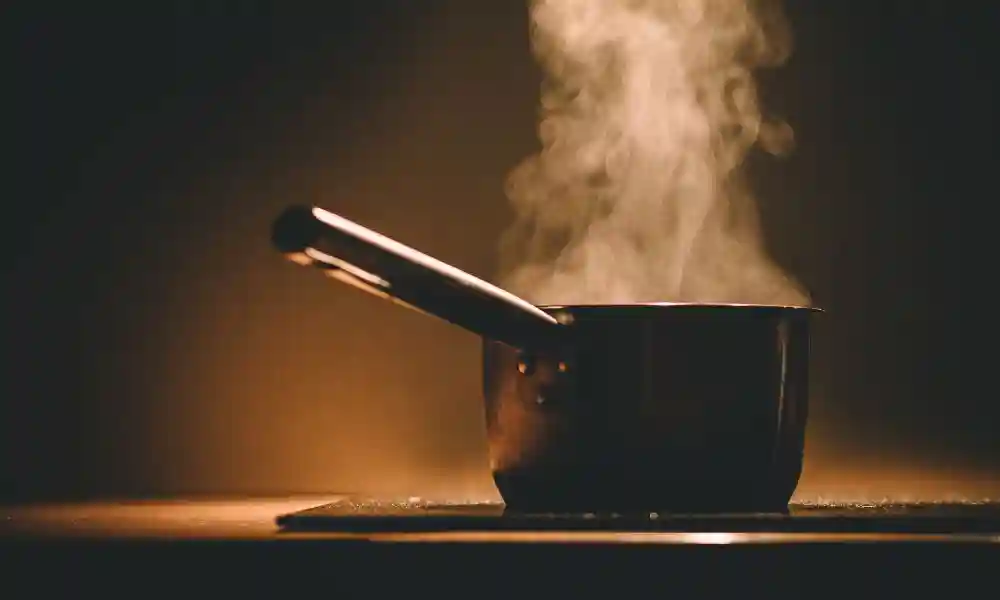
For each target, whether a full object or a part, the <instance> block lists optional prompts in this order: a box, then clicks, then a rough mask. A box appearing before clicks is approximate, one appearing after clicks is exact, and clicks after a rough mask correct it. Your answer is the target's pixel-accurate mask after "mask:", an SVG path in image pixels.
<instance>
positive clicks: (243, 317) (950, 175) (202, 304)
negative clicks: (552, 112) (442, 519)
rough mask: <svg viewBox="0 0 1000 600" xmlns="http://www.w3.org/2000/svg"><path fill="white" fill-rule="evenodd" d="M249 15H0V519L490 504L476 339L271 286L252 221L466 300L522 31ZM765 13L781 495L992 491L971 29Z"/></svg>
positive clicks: (493, 224)
mask: <svg viewBox="0 0 1000 600" xmlns="http://www.w3.org/2000/svg"><path fill="white" fill-rule="evenodd" d="M310 4H314V3H310ZM277 5H278V3H274V4H273V5H272V4H269V3H263V2H252V1H246V2H232V3H222V2H218V3H209V2H203V3H198V2H188V3H184V2H173V3H152V4H148V3H147V4H143V3H134V6H133V7H131V8H129V7H128V5H125V4H122V5H118V4H110V3H107V2H104V3H102V2H96V3H94V2H90V3H80V4H79V5H78V6H76V5H73V4H70V3H60V4H51V3H49V4H46V3H44V2H21V3H14V4H13V5H11V4H7V5H6V8H4V9H3V17H2V21H3V22H4V26H5V28H10V30H9V32H8V33H5V34H4V39H5V40H7V42H8V43H12V44H13V46H12V47H8V49H7V51H6V52H5V53H4V54H5V55H6V56H7V57H9V59H12V61H13V62H12V65H11V66H10V68H7V69H5V73H7V77H5V80H6V81H5V83H6V85H5V86H4V87H5V89H6V91H5V92H4V100H3V103H4V106H6V107H7V108H5V109H4V110H3V113H4V114H3V118H4V120H5V121H6V124H5V125H4V126H3V131H4V136H3V138H4V141H5V142H6V144H5V145H6V146H7V152H6V153H5V154H6V156H7V158H6V159H4V161H3V163H4V167H5V170H7V169H9V172H8V175H7V176H5V177H4V178H3V188H2V190H3V197H4V200H5V202H4V216H3V218H2V221H0V223H2V226H3V229H4V236H3V242H4V248H3V250H4V254H3V256H4V265H3V268H4V271H3V276H2V281H3V286H4V288H3V294H2V297H3V306H2V311H0V314H2V317H3V323H2V329H0V331H2V332H3V333H2V335H3V343H4V356H5V358H4V359H3V360H2V365H3V374H2V391H0V394H2V397H0V411H2V412H0V427H2V429H0V443H2V454H0V493H2V496H3V497H5V498H15V499H24V498H61V497H66V498H70V497H80V496H112V495H118V496H122V495H154V494H170V493H196V492H205V493H212V492H218V493H256V492H260V493H264V492H267V493H295V492H331V491H351V490H364V491H373V492H380V493H403V494H446V495H452V496H458V495H466V496H482V495H486V496H492V495H494V494H495V491H494V490H493V488H492V484H491V482H490V480H489V474H488V466H487V458H486V445H485V435H484V431H483V415H482V408H481V405H480V400H479V356H478V340H477V339H476V338H474V337H473V336H472V335H470V334H467V333H465V332H463V331H461V330H458V329H456V328H452V327H449V326H447V325H444V324H441V323H439V322H437V321H434V320H432V319H428V318H426V317H423V316H421V315H419V314H416V313H411V312H410V311H405V310H401V309H399V308H397V307H395V306H392V305H390V304H389V303H385V302H378V301H376V300H374V299H372V298H371V297H369V296H366V295H364V294H361V293H357V292H354V291H351V290H349V289H347V288H346V287H344V286H341V285H335V284H332V283H330V282H328V281H325V280H324V279H323V278H321V277H319V276H316V275H315V274H313V273H310V272H306V271H303V270H301V269H299V268H295V267H292V266H290V265H289V264H287V263H286V262H284V261H282V260H281V259H280V258H279V257H278V256H277V255H276V254H275V253H274V252H273V251H272V250H271V248H270V247H269V244H268V228H269V222H270V220H271V219H272V218H273V217H274V216H275V215H276V214H277V213H278V212H279V211H280V210H281V209H282V208H283V207H284V206H285V205H286V204H290V203H317V204H321V205H323V206H325V207H327V208H330V209H332V210H334V211H337V212H341V213H343V214H344V215H345V216H348V217H350V218H353V219H356V220H358V221H360V222H362V223H363V224H366V225H368V226H370V227H373V228H375V229H377V230H380V231H382V232H384V233H386V234H388V235H391V236H393V237H396V238H399V239H400V240H402V241H404V242H406V243H409V244H411V245H414V246H416V247H417V248H420V249H421V250H423V251H425V252H428V253H430V254H432V255H436V256H438V257H440V258H442V259H444V260H446V261H449V262H452V263H454V264H456V265H457V266H459V267H461V268H463V269H466V270H469V271H471V272H473V273H476V274H479V275H482V276H485V277H487V278H488V277H491V276H493V275H494V274H495V269H496V263H497V250H496V247H497V241H498V239H499V236H500V233H501V231H502V229H503V228H504V227H505V226H506V225H507V224H508V223H509V221H510V219H511V214H510V212H509V210H508V207H507V204H506V200H505V198H504V196H503V192H502V184H503V180H504V177H505V175H506V173H507V171H508V170H509V169H510V168H511V167H512V166H513V165H514V164H516V163H517V162H518V161H519V160H520V159H521V158H522V157H524V156H526V155H528V154H530V153H531V152H533V151H534V150H535V148H536V141H535V132H534V128H535V115H536V105H537V102H538V82H539V77H540V74H539V72H538V70H537V68H536V67H535V64H534V62H533V59H532V56H531V54H530V49H529V45H528V37H527V36H528V29H527V10H526V6H525V5H524V4H523V3H522V2H518V1H509V0H492V1H475V2H468V1H464V0H441V1H437V2H430V1H415V2H414V1H410V2H403V1H402V0H400V1H398V2H389V1H385V0H355V1H353V2H349V1H346V0H345V1H343V2H339V3H331V4H330V5H328V6H327V8H325V9H322V10H321V11H319V12H317V9H315V8H314V9H312V11H311V12H310V11H306V10H301V11H297V10H291V9H286V10H282V11H279V10H277V9H276V8H275V7H276V6H277ZM74 6H75V7H74ZM206 6H208V7H210V8H206ZM787 11H788V14H789V16H790V18H791V20H792V24H793V27H794V31H795V38H796V49H795V52H794V54H793V56H792V59H791V61H790V62H789V63H788V64H787V65H786V66H785V67H783V68H782V69H780V70H778V71H775V72H773V73H768V74H767V75H766V76H762V82H763V83H764V92H765V102H766V106H767V107H769V108H770V109H772V110H773V111H774V112H777V113H778V114H781V115H784V116H785V117H787V119H788V120H789V121H790V122H791V124H792V125H793V127H794V128H795V130H796V134H797V139H798V149H797V151H796V152H795V154H794V155H792V156H791V157H790V158H788V159H785V160H776V159H762V158H761V159H755V160H754V161H753V167H754V177H755V181H756V184H757V190H758V192H759V197H760V199H761V210H762V212H763V217H764V225H765V228H766V232H767V237H768V243H769V245H770V247H771V248H772V251H773V254H774V255H775V257H776V258H777V260H779V261H780V262H781V264H782V265H784V266H785V267H787V268H788V269H789V270H790V271H791V272H792V273H793V274H794V275H796V276H797V277H798V278H799V279H800V280H801V281H802V282H803V283H804V285H805V286H806V287H808V288H809V289H810V290H811V291H812V293H813V295H814V298H815V300H816V302H817V304H819V305H820V306H822V307H823V308H825V309H827V311H828V313H827V315H826V316H825V317H824V318H823V321H822V323H821V325H820V326H819V327H818V328H817V332H816V341H815V350H814V362H813V369H814V371H813V373H814V376H813V379H814V381H813V389H812V393H813V394H812V421H811V424H810V429H809V440H808V446H807V466H806V471H805V475H804V477H803V480H802V483H801V485H800V488H799V496H800V497H802V498H815V497H818V496H823V497H834V498H857V497H862V496H864V497H868V498H872V497H878V498H880V497H883V496H891V497H894V498H900V499H905V498H915V497H925V498H926V497H930V498H939V497H944V496H948V495H951V494H955V495H961V496H966V497H979V496H985V495H991V494H992V495H994V496H996V495H997V494H1000V483H998V481H1000V467H998V465H1000V436H998V435H997V433H996V432H997V430H998V425H1000V418H998V408H997V404H998V403H997V401H996V394H995V392H979V391H974V390H973V389H972V387H971V384H970V383H968V382H969V381H970V376H969V373H968V371H969V370H970V369H971V368H972V367H971V366H968V365H967V362H966V361H967V360H969V361H970V363H971V358H967V357H970V356H971V354H970V353H969V352H968V349H967V347H966V346H965V344H966V343H967V341H966V340H967V338H968V337H970V336H969V335H967V332H966V331H965V330H964V329H963V326H962V322H963V321H966V322H967V321H968V318H969V312H970V310H968V309H965V308H963V307H962V305H961V302H962V301H963V298H966V297H970V296H969V294H967V291H968V290H969V289H972V288H973V287H974V286H979V285H981V283H982V277H983V275H984V274H986V272H983V271H980V272H976V269H975V268H974V267H972V263H970V262H966V257H963V252H962V248H963V245H964V241H965V237H966V236H967V235H968V234H967V232H966V231H965V230H966V226H965V225H966V223H967V222H968V221H969V220H970V218H971V217H974V216H975V215H976V214H980V213H977V211H980V212H981V210H980V209H979V208H978V207H981V206H984V205H989V203H990V202H991V201H992V200H993V198H994V197H995V191H994V190H995V187H994V185H993V181H994V179H995V174H996V172H997V166H998V164H997V160H996V153H995V151H994V145H993V138H994V135H995V131H996V123H995V117H994V113H993V110H994V107H995V106H996V94H995V92H994V89H995V87H996V81H997V76H996V72H997V69H996V67H995V64H994V63H993V62H992V60H991V58H990V57H991V55H992V54H993V53H995V52H996V50H997V49H998V48H997V45H998V44H997V41H996V40H997V37H998V36H997V34H996V32H997V31H998V30H997V25H998V24H1000V20H998V19H997V18H996V13H997V9H996V8H993V5H992V3H988V2H951V3H946V2H939V1H934V0H926V1H924V2H919V1H904V0H897V1H888V0H880V1H854V2H829V1H825V0H812V1H797V2H791V3H789V6H788V7H787ZM987 13H989V14H987ZM972 337H973V339H980V338H981V336H980V337H976V336H972ZM984 343H985V342H984Z"/></svg>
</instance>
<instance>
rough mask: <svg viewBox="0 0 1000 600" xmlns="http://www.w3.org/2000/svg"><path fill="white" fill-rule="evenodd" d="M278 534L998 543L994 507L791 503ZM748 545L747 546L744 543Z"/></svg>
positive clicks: (447, 519)
mask: <svg viewBox="0 0 1000 600" xmlns="http://www.w3.org/2000/svg"><path fill="white" fill-rule="evenodd" d="M277 523H278V525H279V526H280V527H281V528H282V530H284V531H294V532H309V531H317V532H319V531H322V532H328V533H331V532H332V533H338V532H339V533H344V534H351V533H354V534H364V533H373V534H374V533H435V532H437V533H442V532H451V533H462V532H466V533H468V532H510V533H513V532H533V533H544V532H580V533H586V532H591V533H615V532H617V533H628V532H632V533H659V534H669V533H674V534H692V533H698V534H754V535H757V536H758V537H759V536H760V535H761V534H775V535H781V534H812V535H831V534H833V535H854V536H857V535H862V536H863V535H876V536H883V537H884V536H892V535H923V536H945V537H947V538H949V539H956V538H957V537H963V536H964V537H967V538H969V539H970V540H971V539H976V540H980V541H990V542H1000V503H993V502H964V503H915V504H898V503H891V502H887V503H873V504H862V503H851V504H848V503H845V504H836V503H815V504H793V505H790V506H789V512H788V513H787V514H782V513H755V514H685V515H678V514H659V513H642V514H613V513H612V514H597V513H521V512H515V511H510V510H507V509H506V508H505V507H504V505H503V504H500V503H494V502H482V503H443V502H430V501H420V500H409V501H378V500H367V499H354V500H351V499H345V500H341V501H338V502H333V503H330V504H325V505H322V506H317V507H315V508H310V509H306V510H303V511H299V512H295V513H291V514H287V515H282V516H280V517H278V519H277ZM748 541H749V540H748Z"/></svg>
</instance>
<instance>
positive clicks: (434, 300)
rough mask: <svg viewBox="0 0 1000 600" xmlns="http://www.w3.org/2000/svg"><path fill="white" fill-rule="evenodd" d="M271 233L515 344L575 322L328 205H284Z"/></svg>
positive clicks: (411, 304) (360, 283)
mask: <svg viewBox="0 0 1000 600" xmlns="http://www.w3.org/2000/svg"><path fill="white" fill-rule="evenodd" d="M271 240H272V242H273V243H274V245H275V246H276V247H277V249H278V250H279V251H280V252H281V253H282V254H284V255H285V256H286V257H287V258H288V259H290V260H292V261H293V262H296V263H298V264H301V265H307V266H313V267H317V268H319V269H321V270H323V271H324V272H325V273H327V274H328V275H329V276H331V277H333V278H335V279H338V280H340V281H342V282H344V283H347V284H350V285H353V286H355V287H358V288H361V289H362V290H365V291H367V292H370V293H372V294H375V295H376V296H380V297H382V298H385V299H388V300H391V301H393V302H396V303H397V304H401V305H403V306H406V307H407V308H411V309H414V310H417V311H419V312H423V313H426V314H430V315H433V316H436V317H438V318H440V319H443V320H445V321H447V322H449V323H453V324H455V325H458V326H460V327H463V328H465V329H467V330H469V331H471V332H473V333H477V334H479V335H481V336H483V337H486V338H489V339H494V340H498V341H500V342H504V343H506V344H508V345H510V346H513V347H515V348H520V349H523V350H532V351H535V350H555V349H558V348H562V347H565V346H566V344H567V343H568V342H569V340H568V338H569V335H570V330H571V329H572V327H571V326H567V325H563V324H560V323H559V322H558V321H557V320H556V319H555V318H554V317H553V316H552V315H550V314H548V313H546V312H545V311H543V310H542V309H540V308H538V307H537V306H535V305H534V304H532V303H530V302H528V301H526V300H524V299H522V298H519V297H517V296H515V295H514V294H511V293H510V292H507V291H506V290H504V289H502V288H499V287H497V286H495V285H492V284H490V283H488V282H486V281H483V280H482V279H479V278H478V277H475V276H473V275H470V274H469V273H466V272H464V271H462V270H460V269H458V268H456V267H453V266H451V265H449V264H447V263H444V262H441V261H439V260H437V259H435V258H432V257H430V256H428V255H426V254H424V253H422V252H419V251H417V250H415V249H413V248H411V247H409V246H406V245H404V244H401V243H400V242H397V241H396V240H394V239H391V238H389V237H386V236H384V235H382V234H380V233H377V232H375V231H372V230H371V229H368V228H366V227H363V226H361V225H359V224H358V223H355V222H353V221H350V220H348V219H345V218H344V217H341V216H339V215H336V214H334V213H332V212H330V211H327V210H324V209H322V208H318V207H309V206H292V207H290V208H288V209H286V210H285V211H284V212H283V213H282V214H281V215H280V216H279V217H278V218H277V219H276V220H275V221H274V224H273V227H272V231H271Z"/></svg>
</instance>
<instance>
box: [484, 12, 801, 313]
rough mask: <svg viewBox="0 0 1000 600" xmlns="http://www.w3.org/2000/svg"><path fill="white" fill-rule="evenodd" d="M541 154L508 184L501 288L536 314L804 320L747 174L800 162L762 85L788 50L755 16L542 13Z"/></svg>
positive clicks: (783, 35)
mask: <svg viewBox="0 0 1000 600" xmlns="http://www.w3.org/2000/svg"><path fill="white" fill-rule="evenodd" d="M531 25H532V39H533V47H534V51H535V54H536V55H537V57H538V59H539V61H540V63H541V64H542V66H543V67H544V68H545V70H546V75H547V76H546V80H545V83H544V87H543V92H542V116H541V123H540V126H539V137H540V139H541V142H542V149H541V151H540V152H539V153H538V154H536V155H534V156H532V157H530V158H528V159H527V160H525V161H524V162H523V163H522V164H521V165H520V166H518V167H517V168H516V169H515V170H514V171H513V172H512V173H511V175H510V179H509V182H508V188H509V189H508V195H509V197H510V199H511V203H512V205H513V207H514V210H515V213H516V222H515V223H514V225H513V226H512V227H511V229H510V230H509V231H508V232H507V233H506V234H505V236H504V240H503V243H502V261H503V264H502V265H501V267H502V269H503V270H504V271H505V272H506V276H505V278H504V279H505V281H504V284H505V285H506V286H507V287H509V288H510V289H512V290H513V291H515V292H516V293H519V294H521V295H523V296H525V297H526V298H528V299H530V300H532V301H534V302H536V303H545V304H549V303H574V304H585V303H591V304H595V303H607V304H612V303H623V302H641V301H668V300H669V301H687V302H737V303H762V304H763V303H767V304H805V303H806V302H807V299H806V298H805V295H804V294H803V293H802V292H801V291H800V290H799V288H798V286H797V285H796V284H795V283H794V282H793V281H792V280H791V279H790V278H789V277H788V276H786V275H785V274H784V273H783V272H782V270H781V269H780V268H779V267H778V266H777V265H775V264H774V262H773V261H772V260H770V258H769V257H768V255H767V252H766V250H765V249H764V246H763V243H762V239H761V235H760V231H759V227H758V222H757V213H756V206H755V203H754V199H753V197H752V195H751V193H750V190H749V189H748V186H747V185H746V183H745V181H744V180H743V178H742V177H741V173H740V169H739V167H740V166H741V164H742V162H743V160H744V158H745V156H746V154H747V152H748V151H749V150H750V148H751V147H752V146H753V145H754V144H758V145H759V146H761V147H762V148H763V149H764V150H766V151H768V152H771V153H774V154H780V153H783V152H787V151H788V150H790V147H791V141H792V135H791V129H790V128H789V127H788V125H786V124H784V123H772V122H768V121H766V120H765V119H764V118H763V117H762V114H761V110H760V108H759V106H758V102H757V93H756V89H755V85H754V80H753V69H754V68H757V67H762V66H774V65H777V64H780V63H782V62H783V61H784V60H785V59H786V58H787V56H788V54H789V52H790V47H791V43H790V42H791V40H790V35H789V30H788V28H787V26H786V22H785V21H784V19H783V16H782V14H781V11H780V7H778V6H777V5H775V4H773V3H771V2H767V3H765V2H759V1H758V2H755V1H753V0H531Z"/></svg>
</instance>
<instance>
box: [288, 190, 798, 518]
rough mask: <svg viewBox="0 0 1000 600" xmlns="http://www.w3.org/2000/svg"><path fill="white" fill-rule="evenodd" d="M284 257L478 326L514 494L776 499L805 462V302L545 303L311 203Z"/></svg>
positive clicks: (597, 503) (636, 501)
mask: <svg viewBox="0 0 1000 600" xmlns="http://www.w3.org/2000/svg"><path fill="white" fill-rule="evenodd" d="M272 241H273V242H274V244H275V245H276V246H277V248H278V249H279V250H280V251H281V252H282V253H284V254H285V255H286V256H287V257H288V258H289V259H291V260H293V261H295V262H297V263H299V264H303V265H310V266H314V267H318V268H320V269H322V270H324V271H325V272H326V273H328V274H329V275H331V276H333V277H335V278H336V279H339V280H341V281H343V282H345V283H349V284H351V285H354V286H356V287H359V288H361V289H364V290H366V291H368V292H371V293H373V294H376V295H378V296H380V297H383V298H387V299H389V300H392V301H395V302H397V303H399V304H402V305H404V306H407V307H409V308H414V309H416V310H419V311H421V312H424V313H428V314H431V315H434V316H437V317H439V318H441V319H444V320H446V321H448V322H451V323H454V324H457V325H459V326H461V327H464V328H466V329H468V330H470V331H472V332H474V333H477V334H479V335H481V336H482V337H483V340H484V347H483V392H484V397H485V401H486V408H487V411H486V412H487V432H488V437H489V451H490V461H491V464H492V469H493V476H494V480H495V482H496V484H497V488H498V489H499V491H500V494H501V495H502V496H503V499H504V501H505V502H506V504H507V506H508V508H509V509H512V510H530V511H544V512H551V511H564V510H565V511H612V512H614V511H618V512H624V511H637V510H641V511H651V512H652V511H660V512H748V511H754V512H759V511H763V512H773V511H783V510H785V509H786V508H787V504H788V501H789V499H790V498H791V495H792V493H793V492H794V491H795V487H796V485H797V483H798V478H799V474H800V472H801V469H802V456H803V445H804V438H805V424H806V413H807V388H808V370H809V366H808V362H809V321H810V317H811V315H812V314H813V313H814V312H816V311H815V310H814V309H810V308H806V307H784V306H761V305H706V304H670V303H663V304H631V305H619V306H599V305H593V306H582V305H581V306H551V307H538V306H535V305H533V304H531V303H529V302H526V301H525V300H523V299H521V298H518V297H516V296H514V295H512V294H510V293H509V292H506V291H505V290H502V289H501V288H498V287H496V286H493V285H491V284H489V283H487V282H485V281H483V280H481V279H478V278H476V277H473V276H472V275H469V274H468V273H465V272H462V271H460V270H458V269H456V268H454V267H452V266H450V265H447V264H445V263H442V262H440V261H437V260H436V259H433V258H431V257H429V256H427V255H424V254H422V253H420V252H418V251H416V250H414V249H413V248H410V247H408V246H404V245H402V244H400V243H399V242H396V241H395V240H392V239H390V238H387V237H385V236H382V235H380V234H378V233H376V232H374V231H371V230H369V229H366V228H364V227H362V226H360V225H358V224H357V223H354V222H352V221H349V220H347V219H344V218H343V217H340V216H338V215H335V214H333V213H330V212H328V211H325V210H323V209H319V208H311V207H292V208H290V209H288V210H287V211H286V212H285V213H283V214H282V215H281V216H280V217H279V218H278V219H277V220H276V221H275V224H274V228H273V231H272Z"/></svg>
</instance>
